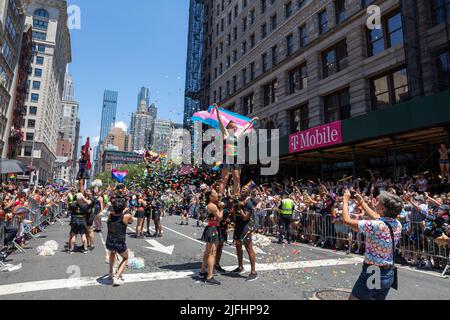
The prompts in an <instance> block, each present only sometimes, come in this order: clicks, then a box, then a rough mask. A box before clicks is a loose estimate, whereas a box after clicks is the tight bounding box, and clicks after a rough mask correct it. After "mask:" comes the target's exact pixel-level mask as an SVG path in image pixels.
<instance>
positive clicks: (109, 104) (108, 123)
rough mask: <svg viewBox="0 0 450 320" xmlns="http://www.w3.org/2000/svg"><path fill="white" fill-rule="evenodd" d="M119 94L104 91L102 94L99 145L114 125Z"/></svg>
mask: <svg viewBox="0 0 450 320" xmlns="http://www.w3.org/2000/svg"><path fill="white" fill-rule="evenodd" d="M118 96H119V93H118V92H117V91H111V90H105V92H104V94H103V109H102V123H101V127H100V145H101V144H103V141H105V138H106V137H107V136H108V134H109V131H110V130H111V127H112V126H113V125H114V124H115V123H116V116H117V101H118Z"/></svg>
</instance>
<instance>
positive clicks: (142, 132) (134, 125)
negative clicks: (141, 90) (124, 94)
mask: <svg viewBox="0 0 450 320" xmlns="http://www.w3.org/2000/svg"><path fill="white" fill-rule="evenodd" d="M154 120H155V118H153V117H152V115H150V113H149V112H148V107H147V103H146V102H145V101H144V100H142V101H141V104H140V105H139V108H138V110H137V112H134V113H133V114H132V115H131V125H130V134H131V136H132V148H133V150H135V151H139V150H145V148H146V147H147V146H148V145H149V144H150V143H151V136H152V133H153V122H154Z"/></svg>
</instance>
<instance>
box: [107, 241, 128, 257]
mask: <svg viewBox="0 0 450 320" xmlns="http://www.w3.org/2000/svg"><path fill="white" fill-rule="evenodd" d="M106 249H108V250H109V251H112V252H117V253H118V254H122V253H124V252H125V251H127V249H128V248H127V244H126V243H125V241H118V240H111V239H106Z"/></svg>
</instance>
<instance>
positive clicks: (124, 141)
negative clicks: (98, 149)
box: [104, 127, 132, 152]
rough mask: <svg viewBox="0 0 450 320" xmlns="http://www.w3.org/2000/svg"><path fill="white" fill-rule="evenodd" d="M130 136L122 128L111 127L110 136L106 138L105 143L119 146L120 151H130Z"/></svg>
mask: <svg viewBox="0 0 450 320" xmlns="http://www.w3.org/2000/svg"><path fill="white" fill-rule="evenodd" d="M130 136H131V135H129V134H127V132H125V131H123V130H122V128H117V127H114V128H112V129H111V131H110V133H109V135H108V138H107V139H106V140H105V142H104V145H106V146H108V145H113V146H116V147H117V148H118V150H119V151H125V152H129V151H132V150H131V145H130Z"/></svg>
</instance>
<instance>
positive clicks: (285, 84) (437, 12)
mask: <svg viewBox="0 0 450 320" xmlns="http://www.w3.org/2000/svg"><path fill="white" fill-rule="evenodd" d="M369 5H377V6H379V8H380V12H381V25H379V26H376V28H374V27H371V28H369V27H368V22H369V26H370V22H371V14H372V13H368V12H367V8H368V6H369ZM205 6H206V7H205V15H204V17H203V19H204V21H205V24H204V26H203V30H204V33H203V35H204V36H203V46H202V49H201V50H202V54H203V61H202V86H201V87H202V89H201V92H200V95H201V101H202V103H201V107H202V109H206V108H207V107H208V106H209V105H211V104H213V103H215V102H216V103H219V104H220V105H221V106H222V107H224V108H227V109H229V110H233V111H236V112H238V113H240V114H243V115H247V116H249V117H253V116H258V117H259V118H260V121H259V128H266V129H279V130H280V135H281V137H282V138H281V151H282V154H281V156H282V160H283V159H284V158H283V157H285V160H286V163H290V164H292V165H294V164H295V165H296V164H299V163H300V165H301V166H303V167H304V168H308V165H306V164H309V165H311V167H314V168H319V167H320V168H321V172H317V170H315V171H314V170H310V172H311V173H314V174H316V175H317V174H319V175H320V174H322V175H323V174H324V171H325V174H326V173H327V171H328V172H329V173H330V174H333V172H336V173H337V172H338V170H335V169H333V165H341V166H342V167H343V168H344V167H346V164H349V163H350V164H351V165H353V169H354V170H355V168H354V166H355V162H356V161H355V159H357V160H358V161H359V163H360V164H361V163H363V164H364V165H365V166H366V167H367V166H369V165H372V164H371V161H372V162H373V160H371V158H372V159H375V158H377V159H384V160H385V163H387V162H389V163H394V162H396V160H394V159H393V152H394V151H393V149H392V146H396V148H397V147H398V146H397V144H398V142H397V144H396V143H395V141H394V140H395V139H394V137H392V136H391V137H389V136H388V137H385V139H387V140H386V141H388V142H385V143H384V144H383V143H382V144H381V145H380V146H378V147H379V148H380V149H381V150H383V151H382V152H381V154H380V152H373V153H371V152H367V148H368V147H367V145H364V143H368V141H369V140H371V139H373V140H376V139H379V138H380V137H383V135H385V134H387V133H389V132H390V133H391V134H394V133H396V134H399V135H400V134H402V133H405V134H406V133H407V132H409V131H414V130H418V129H421V127H414V126H413V125H412V124H411V123H409V124H408V125H406V122H407V121H408V119H403V118H400V119H396V121H399V122H401V121H405V124H404V125H403V124H402V125H397V128H396V129H392V131H384V130H382V129H379V130H378V132H377V131H376V130H374V131H373V135H372V136H369V137H367V136H366V135H364V134H363V131H364V130H363V128H365V124H363V123H361V124H360V125H361V128H360V129H359V130H356V133H357V134H359V135H360V138H357V137H354V135H355V134H356V133H355V132H352V133H351V134H350V133H347V134H346V133H345V130H344V129H343V130H342V131H343V144H344V146H345V149H344V146H342V145H341V146H340V147H341V148H342V149H341V150H344V151H343V152H342V153H341V152H339V149H338V151H336V152H334V151H329V152H327V150H328V148H316V150H314V151H309V152H290V150H289V144H290V142H291V141H290V140H289V138H290V137H289V136H290V135H291V134H296V133H298V132H302V131H303V132H304V131H306V130H308V129H311V128H316V127H319V126H323V125H327V124H330V123H333V122H336V121H341V122H342V127H343V128H347V127H348V128H349V127H352V128H355V125H354V123H357V122H358V123H360V122H359V121H362V119H366V118H370V117H377V116H379V117H381V116H385V115H387V114H389V112H394V111H395V110H400V109H401V108H406V107H404V106H405V104H406V105H411V103H414V102H416V103H419V102H418V101H419V100H420V99H423V98H426V97H433V96H436V97H437V96H438V95H440V92H442V91H446V90H448V89H450V81H449V80H450V64H449V60H450V58H449V48H450V25H449V24H448V23H446V22H448V20H449V12H450V11H449V3H448V1H445V0H438V1H427V0H418V1H413V2H408V1H402V0H378V1H377V0H333V1H319V0H304V1H281V0H259V1H245V0H244V1H241V0H240V1H238V0H234V1H233V0H231V1H222V0H218V1H206V2H205ZM189 54H190V53H189ZM188 59H189V57H188ZM425 66H426V67H425ZM439 97H440V96H439ZM436 99H437V98H436ZM420 101H425V100H420ZM408 103H409V104H408ZM408 114H409V113H408ZM449 120H450V119H440V120H439V121H437V122H434V123H433V122H431V121H432V120H431V118H430V122H429V123H428V124H427V125H424V126H425V128H426V127H432V126H434V125H436V124H439V128H438V129H437V130H436V132H439V134H436V135H435V136H434V137H433V139H430V140H426V141H425V142H424V143H419V142H418V140H419V139H418V138H419V137H417V141H416V140H411V139H409V140H408V139H406V140H408V141H409V142H408V143H410V144H409V147H408V146H407V145H406V144H405V146H404V149H403V151H402V152H404V153H405V154H407V156H408V157H416V156H418V154H419V152H415V151H414V148H417V147H420V148H421V149H420V150H421V152H422V153H423V154H424V155H426V154H427V153H428V152H429V150H426V147H425V146H424V145H426V144H427V143H434V144H438V142H439V141H440V140H441V139H443V137H445V139H444V140H448V134H447V133H446V132H447V131H448V130H447V129H446V128H447V125H446V124H445V123H447V122H448V121H449ZM383 121H385V122H386V123H390V121H391V120H389V119H384V118H383ZM433 121H434V120H433ZM442 122H444V124H442ZM380 126H381V127H380V128H382V127H383V125H381V124H380ZM408 126H409V127H408ZM393 127H395V126H394V125H393ZM400 127H402V128H403V129H402V130H400ZM346 135H347V137H349V136H350V135H351V136H352V139H347V137H346ZM422 138H423V137H422ZM404 140H405V139H404ZM413 142H414V143H413ZM411 143H413V144H411ZM373 146H375V145H373ZM422 147H423V148H422ZM373 149H374V150H375V148H373ZM372 151H373V150H372ZM397 151H398V150H397ZM386 154H389V156H387V155H386ZM425 158H426V156H425ZM301 159H305V160H304V161H305V163H303V162H302V160H301ZM416 161H417V159H416ZM433 161H434V160H433ZM325 162H328V164H327V163H325ZM379 162H382V160H379ZM333 163H334V164H333ZM339 163H341V164H339ZM397 164H398V163H397ZM373 166H375V165H373ZM285 167H289V166H285ZM291 167H292V166H291ZM356 169H358V168H356ZM409 170H410V171H413V170H412V169H409ZM394 171H395V170H394Z"/></svg>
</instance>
